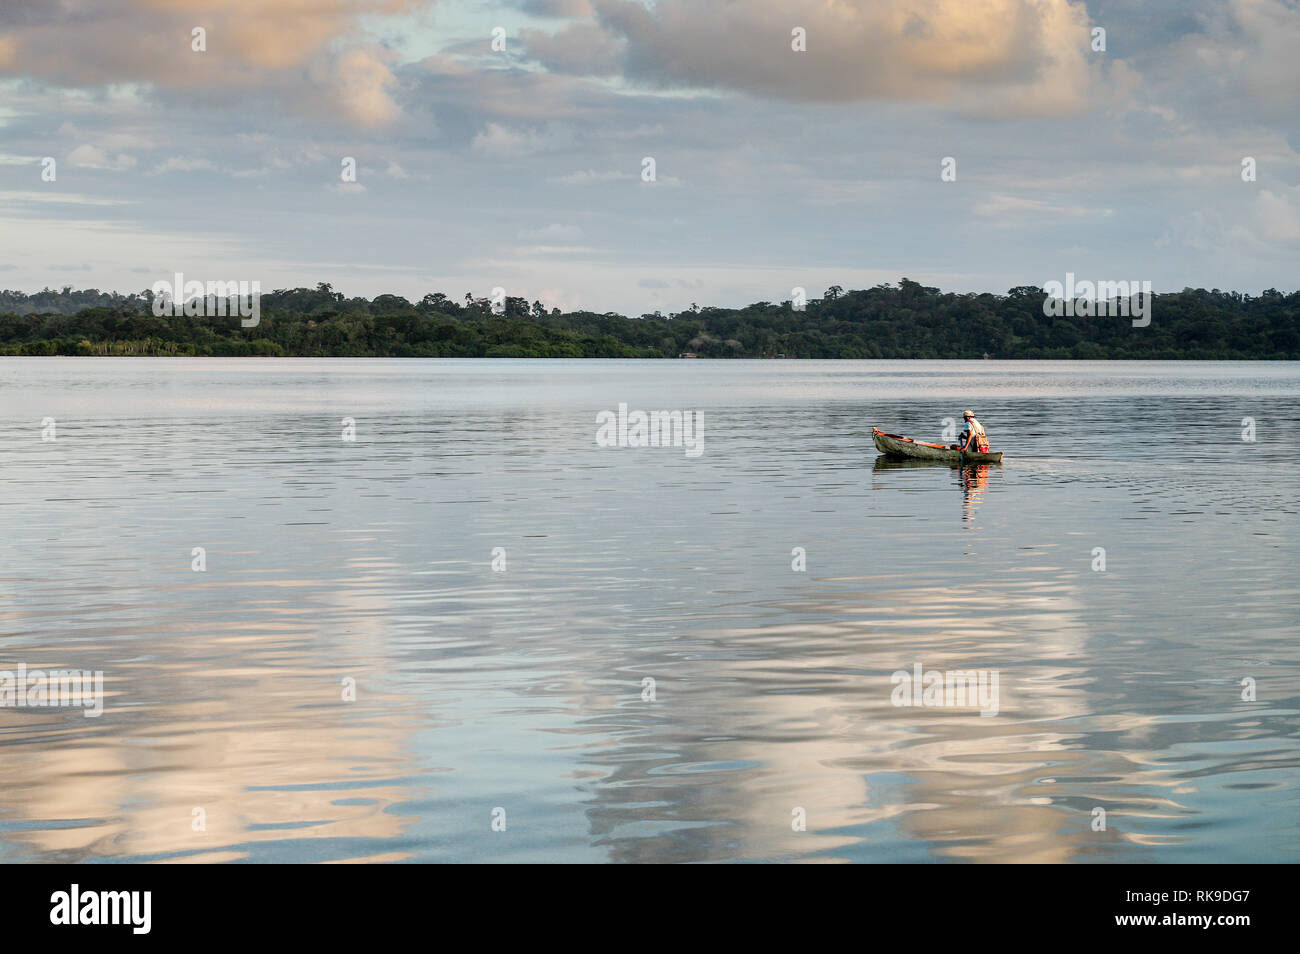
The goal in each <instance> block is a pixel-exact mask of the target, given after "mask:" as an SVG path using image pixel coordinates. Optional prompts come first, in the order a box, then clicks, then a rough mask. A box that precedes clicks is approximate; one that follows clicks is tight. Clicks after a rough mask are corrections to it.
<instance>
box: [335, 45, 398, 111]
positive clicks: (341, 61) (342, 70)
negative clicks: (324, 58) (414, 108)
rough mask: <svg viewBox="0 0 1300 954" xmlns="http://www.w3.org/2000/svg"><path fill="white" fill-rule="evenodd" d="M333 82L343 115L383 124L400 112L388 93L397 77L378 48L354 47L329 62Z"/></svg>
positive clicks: (394, 84) (395, 82) (395, 83)
mask: <svg viewBox="0 0 1300 954" xmlns="http://www.w3.org/2000/svg"><path fill="white" fill-rule="evenodd" d="M332 67H333V76H332V85H333V88H334V90H335V91H336V92H337V94H338V101H339V107H340V109H341V110H342V112H343V114H344V115H345V116H347V117H348V118H349V119H351V120H353V121H354V122H356V123H357V124H358V125H361V126H368V127H376V126H386V125H388V124H389V123H391V122H393V120H395V119H397V117H398V116H399V115H400V114H401V110H400V109H399V108H398V106H397V103H395V102H394V101H393V98H392V95H391V92H392V90H393V88H394V87H395V86H396V85H397V78H396V77H395V76H393V73H392V70H390V69H389V68H388V65H387V64H386V63H385V62H384V60H383V55H382V54H381V53H380V51H379V50H378V49H375V48H371V49H361V48H359V47H354V48H352V49H350V50H345V51H343V52H342V53H341V54H340V55H339V57H338V58H337V60H335V61H334V62H333V63H332Z"/></svg>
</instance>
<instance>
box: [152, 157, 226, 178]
mask: <svg viewBox="0 0 1300 954" xmlns="http://www.w3.org/2000/svg"><path fill="white" fill-rule="evenodd" d="M216 168H217V167H216V166H214V165H213V164H212V161H211V160H209V159H187V158H185V157H182V156H172V157H170V158H168V159H164V160H163V161H162V162H160V163H158V165H157V166H155V167H154V170H153V171H154V175H163V174H164V173H168V172H199V171H206V172H211V171H213V170H215V169H216Z"/></svg>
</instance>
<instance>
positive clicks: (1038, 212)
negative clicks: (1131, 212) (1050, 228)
mask: <svg viewBox="0 0 1300 954" xmlns="http://www.w3.org/2000/svg"><path fill="white" fill-rule="evenodd" d="M973 211H974V212H975V213H976V214H977V215H986V216H991V217H994V218H999V219H1005V218H1007V217H1010V216H1040V217H1044V218H1066V219H1079V218H1086V217H1088V216H1107V215H1110V214H1112V210H1111V209H1104V208H1092V207H1090V206H1084V205H1060V204H1057V203H1054V202H1049V201H1047V200H1046V199H1028V198H1024V197H1022V196H1013V195H1001V194H996V195H992V196H990V197H989V198H988V199H986V200H985V201H983V202H980V203H978V204H977V205H976V206H975V207H974V210H973Z"/></svg>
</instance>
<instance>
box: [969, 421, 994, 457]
mask: <svg viewBox="0 0 1300 954" xmlns="http://www.w3.org/2000/svg"><path fill="white" fill-rule="evenodd" d="M966 426H967V427H969V428H970V440H969V441H968V442H967V443H966V447H967V449H968V450H973V451H977V452H978V453H980V454H987V453H988V450H989V436H988V435H987V434H985V433H984V425H983V424H981V423H980V422H979V421H977V420H975V418H973V417H972V418H971V419H970V420H969V421H967V422H966Z"/></svg>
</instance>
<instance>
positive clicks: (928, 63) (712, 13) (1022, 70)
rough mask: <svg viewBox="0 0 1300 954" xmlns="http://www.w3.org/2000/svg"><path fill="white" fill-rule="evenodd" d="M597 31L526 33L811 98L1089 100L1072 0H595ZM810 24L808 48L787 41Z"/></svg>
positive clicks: (561, 65) (1062, 105)
mask: <svg viewBox="0 0 1300 954" xmlns="http://www.w3.org/2000/svg"><path fill="white" fill-rule="evenodd" d="M593 2H594V7H595V10H596V15H597V20H598V23H599V25H600V31H601V34H602V35H601V36H600V37H599V38H597V37H595V36H594V35H593V34H592V32H591V30H592V27H591V26H589V25H587V24H574V25H571V26H569V27H566V28H565V29H564V30H562V31H561V32H560V33H558V34H557V35H556V36H555V37H554V38H553V40H552V41H550V42H548V41H545V40H543V39H542V38H540V37H538V36H535V35H530V36H529V38H528V49H529V51H530V53H531V54H532V55H534V56H537V57H538V58H539V59H540V60H541V61H542V62H543V63H545V64H546V66H547V67H548V68H552V69H555V70H557V71H564V72H571V73H586V74H588V75H605V74H607V73H609V72H611V71H613V70H614V68H615V67H614V66H612V65H611V59H613V58H617V59H619V60H621V66H620V69H621V72H622V74H623V75H624V76H625V77H626V78H627V79H629V80H633V81H638V82H641V83H644V84H648V85H651V86H658V87H665V88H698V89H712V88H720V89H731V90H736V91H740V92H744V93H751V94H754V95H758V96H771V97H776V98H780V99H788V100H794V101H806V102H847V101H853V100H864V99H889V100H925V101H934V102H942V103H945V104H948V105H952V106H958V107H962V108H966V109H970V110H972V111H976V112H993V113H1002V114H1012V115H1051V114H1054V113H1060V112H1074V111H1078V110H1080V109H1082V108H1083V106H1084V105H1085V104H1086V101H1087V93H1088V88H1089V85H1090V83H1091V79H1092V71H1091V69H1090V65H1089V61H1088V55H1089V54H1090V49H1089V40H1090V36H1089V29H1088V16H1087V11H1086V9H1085V8H1084V6H1083V4H1082V3H1078V2H1070V0H879V2H875V3H872V4H863V3H848V2H827V3H821V4H816V5H810V6H806V7H803V8H801V9H799V10H797V11H792V10H791V9H790V4H789V3H788V2H784V0H747V2H745V3H743V4H741V3H722V4H701V3H698V2H694V0H660V2H659V3H657V4H655V6H654V7H653V8H648V7H646V6H644V5H642V4H640V3H637V2H633V0H593ZM796 27H798V28H802V29H803V30H805V31H806V37H807V50H806V52H796V51H794V50H792V49H791V39H792V37H791V33H792V30H793V29H795V28H796Z"/></svg>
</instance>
